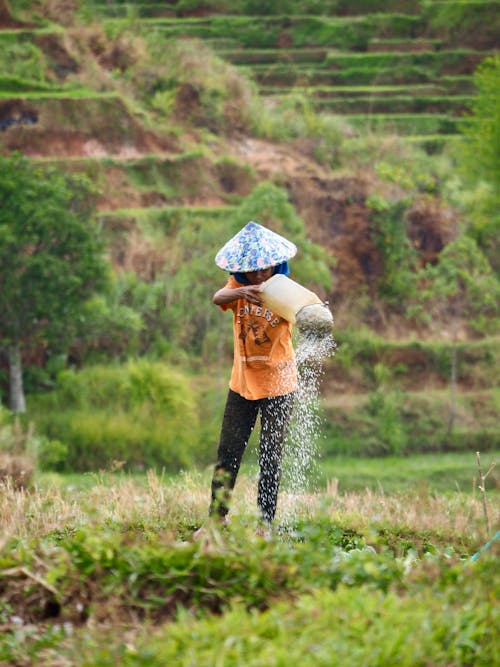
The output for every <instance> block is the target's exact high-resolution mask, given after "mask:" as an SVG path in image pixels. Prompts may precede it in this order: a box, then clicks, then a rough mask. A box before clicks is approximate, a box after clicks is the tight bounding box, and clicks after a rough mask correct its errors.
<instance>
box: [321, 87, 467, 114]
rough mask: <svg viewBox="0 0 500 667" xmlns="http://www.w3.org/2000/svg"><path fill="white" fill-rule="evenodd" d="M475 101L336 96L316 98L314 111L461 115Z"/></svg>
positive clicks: (417, 96) (444, 97) (460, 96)
mask: <svg viewBox="0 0 500 667" xmlns="http://www.w3.org/2000/svg"><path fill="white" fill-rule="evenodd" d="M473 99H474V98H473V97H470V96H465V95H456V96H449V95H448V96H438V95H425V94H422V93H420V94H419V93H418V92H417V91H415V94H414V95H389V94H388V95H386V96H383V97H382V96H374V95H366V96H361V95H357V96H356V97H352V98H348V97H341V98H336V97H334V96H329V97H326V96H321V95H314V94H313V97H312V104H313V107H314V108H315V109H317V110H321V111H329V112H331V113H338V114H357V113H367V114H369V113H376V114H381V113H391V114H396V113H400V114H403V113H406V114H409V113H423V114H429V113H431V114H432V113H438V114H442V113H446V112H447V113H448V114H455V115H459V114H460V113H463V112H464V111H466V110H467V109H470V107H471V104H472V101H473Z"/></svg>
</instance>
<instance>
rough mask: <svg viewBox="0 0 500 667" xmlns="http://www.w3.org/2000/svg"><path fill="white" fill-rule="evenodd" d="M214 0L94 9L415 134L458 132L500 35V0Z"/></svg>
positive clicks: (310, 98)
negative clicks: (246, 7) (475, 78)
mask: <svg viewBox="0 0 500 667" xmlns="http://www.w3.org/2000/svg"><path fill="white" fill-rule="evenodd" d="M211 4H212V3H205V4H204V5H200V8H199V12H198V13H200V14H203V15H202V16H194V17H193V16H188V17H185V13H186V10H183V9H182V8H183V6H184V3H177V4H176V3H167V4H166V5H153V4H149V3H147V4H146V3H144V4H143V3H134V4H133V5H132V4H131V3H124V4H119V3H116V4H109V3H108V4H104V3H96V4H95V7H96V11H98V12H100V13H102V14H103V15H104V16H108V17H114V18H109V19H108V20H107V21H106V22H105V23H106V25H109V26H115V27H116V26H117V25H119V24H120V23H121V22H122V21H123V20H129V19H126V18H125V19H124V18H123V17H124V16H127V14H128V15H129V16H130V14H131V12H132V13H133V15H134V16H135V18H134V21H135V23H136V25H138V26H139V27H140V29H141V30H143V31H148V30H154V31H155V32H156V33H157V34H160V35H162V36H163V37H165V39H173V38H181V37H196V38H199V39H202V40H204V41H205V42H206V43H207V44H209V45H210V46H211V47H212V48H213V49H214V50H215V51H216V52H217V53H218V54H219V55H220V56H222V57H223V58H225V59H226V60H228V61H229V62H231V63H233V64H235V65H237V66H238V68H240V69H241V70H242V71H243V72H244V73H245V75H247V76H250V77H252V78H253V79H254V80H255V81H256V82H257V84H258V86H259V90H260V92H261V93H262V94H264V95H265V96H272V97H273V98H274V99H275V102H277V101H279V100H283V97H284V96H287V95H290V94H293V95H302V96H303V97H304V99H305V100H307V103H309V104H310V105H311V106H312V107H313V108H314V109H315V110H321V111H324V112H327V113H333V114H340V115H342V116H343V117H345V119H346V120H347V121H348V122H349V124H351V125H352V126H353V127H354V128H356V129H363V130H367V129H368V130H371V131H377V132H379V131H382V132H396V133H398V134H403V135H408V136H410V137H412V136H413V137H415V136H416V137H419V136H422V135H445V136H446V135H453V134H456V133H457V132H458V127H459V124H460V121H461V117H462V115H463V113H464V112H465V111H466V110H467V109H468V107H469V105H470V101H471V98H472V96H473V94H474V91H473V88H472V83H471V74H472V73H473V71H474V69H475V68H476V67H477V65H478V64H479V63H480V62H481V60H482V59H483V58H484V57H485V56H487V55H488V54H491V53H492V51H494V50H495V49H496V48H497V46H498V35H499V33H500V4H499V3H498V2H497V1H495V0H493V1H486V2H485V1H480V2H479V1H475V0H474V1H470V2H464V1H463V0H459V1H456V0H447V1H442V2H412V3H410V2H351V3H343V2H323V3H301V2H288V3H285V5H286V6H287V8H288V11H289V13H288V14H286V15H273V16H269V15H265V16H263V15H259V14H258V11H255V12H254V15H227V14H224V15H219V14H216V13H211V10H210V5H211ZM214 4H216V3H214ZM250 4H251V3H250ZM254 4H256V5H258V3H254ZM261 4H262V7H264V5H267V6H268V7H269V6H272V5H273V3H261ZM236 5H238V3H236ZM282 5H283V3H282ZM276 6H277V9H276V11H279V8H280V5H279V3H276ZM212 11H213V10H212ZM228 11H229V10H228ZM233 11H234V8H233ZM261 11H262V10H261ZM308 11H309V12H310V13H308ZM193 13H195V12H194V11H193ZM249 13H250V12H249ZM262 13H266V14H267V13H269V9H268V11H267V12H264V11H262Z"/></svg>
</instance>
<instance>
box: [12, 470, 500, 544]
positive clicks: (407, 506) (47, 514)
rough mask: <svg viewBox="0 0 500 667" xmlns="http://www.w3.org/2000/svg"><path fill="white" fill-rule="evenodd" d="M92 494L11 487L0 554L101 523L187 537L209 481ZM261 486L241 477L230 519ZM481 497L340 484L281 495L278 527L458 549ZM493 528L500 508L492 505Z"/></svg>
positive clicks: (249, 514)
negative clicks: (392, 536) (388, 533)
mask: <svg viewBox="0 0 500 667" xmlns="http://www.w3.org/2000/svg"><path fill="white" fill-rule="evenodd" d="M94 482H95V483H94V484H92V485H91V486H90V488H89V489H87V490H78V489H76V488H74V487H71V486H67V487H62V486H61V485H60V484H55V483H52V484H46V485H44V486H43V487H40V486H39V487H35V488H34V490H26V489H16V488H15V487H14V486H13V485H12V484H11V483H7V484H5V485H4V486H3V489H2V493H1V494H0V533H1V534H2V541H1V543H0V547H2V546H4V545H5V543H6V542H7V540H9V539H10V538H12V537H16V538H21V539H23V538H28V537H35V538H36V537H40V536H42V535H46V534H47V533H50V532H51V531H60V530H63V529H65V528H75V527H76V528H77V527H79V526H86V525H98V524H103V523H108V524H109V523H111V524H115V525H116V524H119V525H127V526H138V527H139V526H140V527H146V528H150V529H152V530H156V529H167V530H173V531H175V530H177V529H179V528H183V529H184V530H186V529H187V530H189V529H194V528H195V527H197V526H199V525H201V524H202V523H203V522H204V521H205V519H206V515H207V507H208V502H209V482H210V479H209V474H208V473H204V474H200V473H196V474H195V473H184V474H182V475H179V476H177V477H176V478H175V479H173V480H166V479H163V478H162V477H161V476H159V475H157V474H155V473H154V472H150V473H148V475H147V477H146V479H145V480H144V479H143V480H137V479H134V478H131V477H129V476H127V475H122V476H118V477H112V476H110V475H101V476H98V475H96V476H95V480H94ZM255 493H256V480H255V479H252V478H250V477H248V476H245V475H242V476H241V477H240V478H239V479H238V483H237V486H236V489H235V493H234V498H233V505H232V516H233V517H235V518H237V517H243V518H245V519H246V518H251V519H252V520H253V518H254V517H255V518H256V517H257V512H256V509H254V508H255ZM482 512H483V510H482V504H481V499H480V498H479V496H477V497H474V496H473V495H472V494H471V495H470V496H469V495H466V494H463V493H458V492H457V493H456V494H454V495H451V496H444V495H432V494H429V493H426V492H425V491H424V490H422V492H421V493H418V492H416V493H415V494H413V495H412V496H411V497H410V496H409V495H408V494H405V495H386V494H384V493H383V492H380V491H377V492H375V491H370V490H368V489H367V490H365V491H363V492H357V493H354V492H349V493H343V494H339V493H338V490H337V486H336V483H335V481H333V482H331V483H330V484H329V485H328V486H327V489H326V491H323V492H320V493H305V494H301V495H295V494H292V493H288V492H286V491H284V492H283V493H282V494H281V496H280V503H279V511H278V516H277V522H278V523H283V524H287V523H289V524H292V523H293V522H296V521H297V520H298V519H299V520H309V519H314V518H315V517H316V516H322V517H325V516H326V517H328V518H331V521H332V523H340V524H344V525H345V524H346V523H349V525H351V526H352V527H354V528H359V529H365V528H366V527H367V526H370V525H375V526H376V525H384V524H386V525H389V524H390V525H391V526H398V527H401V528H402V529H404V530H407V531H410V532H413V531H415V532H418V533H422V532H428V531H431V532H433V533H440V534H442V535H443V536H446V537H449V538H450V540H454V541H459V542H461V541H462V540H463V539H464V538H465V539H468V540H479V541H480V540H482V538H483V536H484V525H483V524H484V521H483V515H482ZM490 515H491V523H492V525H496V524H498V521H499V519H500V508H499V507H498V505H496V506H495V503H492V502H491V503H490Z"/></svg>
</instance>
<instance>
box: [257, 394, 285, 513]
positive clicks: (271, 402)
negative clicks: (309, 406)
mask: <svg viewBox="0 0 500 667" xmlns="http://www.w3.org/2000/svg"><path fill="white" fill-rule="evenodd" d="M293 401H294V394H293V393H292V394H286V395H285V396H274V397H272V398H267V399H263V400H262V403H261V412H260V419H261V431H260V450H259V466H260V476H259V487H258V495H257V505H258V507H259V509H260V512H261V515H262V518H263V519H264V520H265V521H267V522H268V523H271V521H272V520H273V519H274V515H275V514H276V506H277V504H278V490H279V485H280V480H281V460H282V457H283V445H284V442H285V439H286V436H287V432H288V426H289V424H290V418H291V413H292V407H293Z"/></svg>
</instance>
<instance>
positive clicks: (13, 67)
mask: <svg viewBox="0 0 500 667" xmlns="http://www.w3.org/2000/svg"><path fill="white" fill-rule="evenodd" d="M46 70H47V62H46V59H45V56H44V54H43V52H42V51H40V49H39V48H38V47H37V46H35V45H34V44H32V43H30V42H25V41H23V42H15V43H13V44H9V43H7V44H3V43H2V47H1V48H0V71H1V72H2V73H5V74H8V75H9V77H12V78H13V80H14V79H24V80H28V81H33V82H38V83H44V82H45V72H46Z"/></svg>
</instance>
